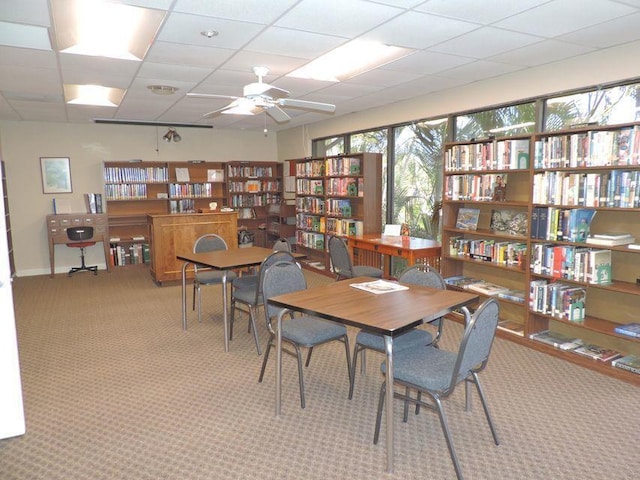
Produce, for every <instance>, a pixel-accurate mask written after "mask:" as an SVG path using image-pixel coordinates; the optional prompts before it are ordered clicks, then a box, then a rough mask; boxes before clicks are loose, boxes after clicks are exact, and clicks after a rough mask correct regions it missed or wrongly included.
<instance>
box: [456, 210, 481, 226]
mask: <svg viewBox="0 0 640 480" xmlns="http://www.w3.org/2000/svg"><path fill="white" fill-rule="evenodd" d="M479 217H480V209H478V208H464V207H463V208H461V209H460V210H458V218H457V219H456V228H459V229H460V230H477V229H478V218H479Z"/></svg>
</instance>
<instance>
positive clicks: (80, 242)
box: [67, 227, 98, 276]
mask: <svg viewBox="0 0 640 480" xmlns="http://www.w3.org/2000/svg"><path fill="white" fill-rule="evenodd" d="M67 238H68V239H69V240H71V241H72V242H77V243H67V246H68V247H72V248H79V249H80V259H81V261H82V264H81V265H80V266H79V267H73V268H72V269H71V270H69V274H68V275H69V276H71V275H72V274H74V273H76V272H81V271H87V272H93V274H94V275H97V274H98V267H97V266H92V267H88V266H87V265H86V264H85V263H84V249H85V248H86V247H92V246H93V245H95V244H96V242H91V241H87V240H89V239H90V238H93V227H69V228H67Z"/></svg>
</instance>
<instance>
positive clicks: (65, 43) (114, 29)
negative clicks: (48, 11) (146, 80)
mask: <svg viewBox="0 0 640 480" xmlns="http://www.w3.org/2000/svg"><path fill="white" fill-rule="evenodd" d="M52 5H53V21H54V23H55V25H56V46H57V48H58V50H59V51H61V52H65V53H75V54H79V55H92V56H99V57H109V58H119V59H125V60H136V61H141V60H142V59H143V58H144V56H145V55H146V53H147V50H148V49H149V46H150V45H151V43H152V41H153V38H154V37H155V35H156V33H157V31H158V29H159V28H160V24H161V22H162V20H163V18H164V16H165V12H163V11H161V10H151V9H148V8H140V7H132V6H130V5H123V4H120V3H111V2H107V1H104V0H94V1H88V0H53V1H52Z"/></svg>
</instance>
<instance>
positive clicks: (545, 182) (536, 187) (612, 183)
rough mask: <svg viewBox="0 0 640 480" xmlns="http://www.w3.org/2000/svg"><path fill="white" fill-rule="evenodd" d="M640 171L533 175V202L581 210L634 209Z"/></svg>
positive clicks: (639, 201) (637, 203)
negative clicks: (600, 208)
mask: <svg viewBox="0 0 640 480" xmlns="http://www.w3.org/2000/svg"><path fill="white" fill-rule="evenodd" d="M639 182H640V170H611V171H608V172H600V173H594V172H590V173H586V172H580V173H570V172H555V171H546V172H543V173H536V174H535V175H534V176H533V192H532V201H533V203H546V204H551V205H569V206H572V205H573V206H581V207H610V208H637V207H638V206H640V187H639V186H638V183H639Z"/></svg>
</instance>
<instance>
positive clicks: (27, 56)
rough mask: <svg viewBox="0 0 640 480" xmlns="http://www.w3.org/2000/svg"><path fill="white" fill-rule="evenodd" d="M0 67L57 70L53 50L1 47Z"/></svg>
mask: <svg viewBox="0 0 640 480" xmlns="http://www.w3.org/2000/svg"><path fill="white" fill-rule="evenodd" d="M0 65H16V66H22V67H33V68H57V62H56V54H55V52H53V51H51V50H32V49H26V48H16V47H2V46H0Z"/></svg>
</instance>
